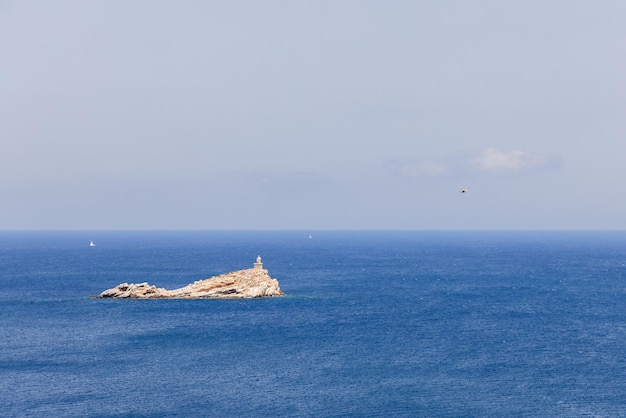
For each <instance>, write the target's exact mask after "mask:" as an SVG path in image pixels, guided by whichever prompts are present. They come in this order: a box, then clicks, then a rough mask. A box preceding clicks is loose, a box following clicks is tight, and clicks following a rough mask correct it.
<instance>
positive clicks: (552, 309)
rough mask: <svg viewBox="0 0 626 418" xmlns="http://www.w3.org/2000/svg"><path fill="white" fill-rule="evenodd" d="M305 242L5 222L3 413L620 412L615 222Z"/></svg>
mask: <svg viewBox="0 0 626 418" xmlns="http://www.w3.org/2000/svg"><path fill="white" fill-rule="evenodd" d="M308 235H309V232H308V231H307V232H298V231H289V232H284V231H283V232H265V231H254V232H208V231H204V232H200V231H198V232H122V231H118V232H104V231H98V232H6V231H5V232H0V269H1V270H0V411H1V412H0V415H2V416H103V417H104V416H155V417H158V416H211V417H222V416H226V417H264V416H293V417H296V416H311V417H313V416H314V417H321V416H356V417H363V416H371V417H383V416H400V417H401V416H406V417H409V416H411V417H413V416H423V417H433V416H450V417H456V416H479V417H481V416H498V417H503V416H528V417H539V416H542V417H550V416H554V417H561V416H562V417H583V416H584V417H587V416H599V417H604V416H606V417H613V416H626V357H625V354H626V350H625V348H626V304H625V302H626V232H420V231H405V232H365V231H363V232H339V231H332V232H331V231H324V232H314V233H313V237H312V238H311V239H309V238H308ZM90 240H94V241H95V242H96V245H97V246H96V247H94V248H90V247H89V246H88V243H89V241H90ZM259 254H260V255H261V256H262V257H263V262H264V267H265V268H267V269H268V270H269V273H270V275H271V276H272V277H274V278H277V279H278V280H279V282H280V285H281V288H282V289H283V291H285V292H286V294H287V295H286V296H284V297H281V298H270V299H255V300H102V299H93V298H90V295H95V294H97V293H100V292H101V291H103V290H105V289H107V288H110V287H113V286H115V285H117V284H119V283H121V282H143V281H148V282H150V283H151V284H155V285H157V286H159V287H166V288H173V287H179V286H183V285H185V284H188V283H190V282H192V281H194V280H199V279H204V278H207V277H210V276H213V275H217V274H221V273H226V272H229V271H232V270H239V269H242V268H249V267H251V266H252V263H253V262H254V260H255V258H256V256H257V255H259Z"/></svg>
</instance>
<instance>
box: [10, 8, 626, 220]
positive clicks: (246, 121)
mask: <svg viewBox="0 0 626 418" xmlns="http://www.w3.org/2000/svg"><path fill="white" fill-rule="evenodd" d="M625 19H626V2H624V1H623V0H602V1H591V0H586V1H579V0H547V1H546V0H525V1H513V0H508V1H507V0H504V1H503V0H493V1H486V0H473V1H463V0H440V1H420V0H406V1H404V0H395V1H394V0H392V1H368V0H358V1H356V0H342V1H336V0H332V1H325V0H317V1H308V0H301V1H291V0H283V1H277V0H265V1H252V0H233V1H185V0H181V1H163V0H149V1H147V0H146V1H144V0H134V1H121V0H106V1H105V0H101V1H97V0H96V1H82V0H81V1H79V0H76V1H69V0H58V1H54V2H37V1H3V0H0V199H1V201H0V230H13V229H17V230H20V229H28V230H39V229H53V230H58V229H61V230H63V229H76V230H98V229H105V230H106V229H132V230H136V229H210V230H211V229H295V230H306V231H315V230H323V229H408V230H459V229H463V230H482V229H489V230H491V229H494V230H526V229H529V230H563V229H565V230H571V229H575V230H577V229H602V230H623V229H626V215H624V214H626V193H625V192H626V188H625V187H624V181H625V179H626V163H625V162H626V117H625V116H626V25H625V24H624V21H625ZM465 187H469V192H468V193H459V190H460V189H462V188H465Z"/></svg>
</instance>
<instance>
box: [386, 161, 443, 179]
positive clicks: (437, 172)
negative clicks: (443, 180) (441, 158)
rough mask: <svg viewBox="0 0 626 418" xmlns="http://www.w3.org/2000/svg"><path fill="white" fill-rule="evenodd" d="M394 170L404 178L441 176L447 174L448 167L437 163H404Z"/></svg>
mask: <svg viewBox="0 0 626 418" xmlns="http://www.w3.org/2000/svg"><path fill="white" fill-rule="evenodd" d="M396 170H397V171H398V172H399V173H400V174H401V175H402V176H404V177H421V176H433V177H434V176H441V175H444V174H446V173H447V172H448V166H447V165H446V164H443V163H439V162H415V161H411V162H409V161H404V162H402V163H399V165H398V166H397V167H396Z"/></svg>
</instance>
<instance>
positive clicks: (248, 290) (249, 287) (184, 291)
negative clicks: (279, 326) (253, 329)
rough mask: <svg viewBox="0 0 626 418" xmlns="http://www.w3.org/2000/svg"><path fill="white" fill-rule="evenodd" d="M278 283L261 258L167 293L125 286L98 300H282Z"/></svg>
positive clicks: (150, 287) (103, 295)
mask: <svg viewBox="0 0 626 418" xmlns="http://www.w3.org/2000/svg"><path fill="white" fill-rule="evenodd" d="M283 294H284V293H283V292H282V291H281V290H280V287H279V286H278V280H276V279H272V278H271V277H270V276H269V274H268V273H267V270H265V269H263V264H262V263H261V257H260V256H259V257H257V259H256V263H254V267H253V268H251V269H246V270H238V271H233V272H230V273H226V274H222V275H219V276H215V277H211V278H208V279H205V280H199V281H197V282H194V283H191V284H188V285H187V286H185V287H181V288H179V289H173V290H167V289H163V288H160V287H156V286H151V285H149V284H148V283H139V284H135V283H131V284H128V283H122V284H120V285H117V286H116V287H114V288H112V289H108V290H105V291H104V292H102V293H100V294H99V295H98V296H96V297H97V298H117V299H125V298H129V299H209V298H213V299H243V298H262V297H271V296H281V295H283Z"/></svg>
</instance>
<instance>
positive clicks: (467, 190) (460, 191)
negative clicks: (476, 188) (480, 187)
mask: <svg viewBox="0 0 626 418" xmlns="http://www.w3.org/2000/svg"><path fill="white" fill-rule="evenodd" d="M467 192H469V187H465V188H463V189H461V190H459V193H467Z"/></svg>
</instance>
